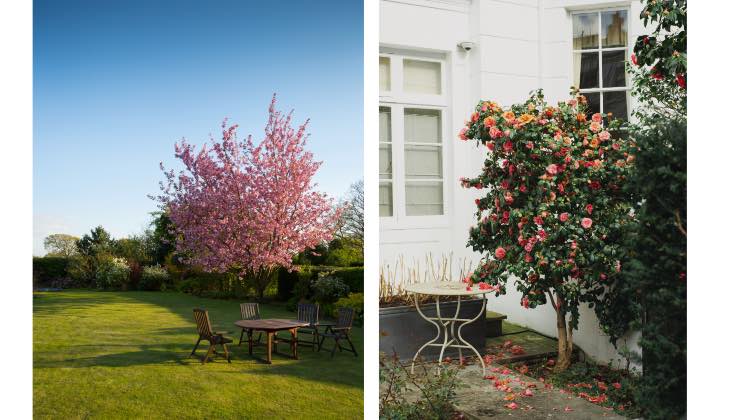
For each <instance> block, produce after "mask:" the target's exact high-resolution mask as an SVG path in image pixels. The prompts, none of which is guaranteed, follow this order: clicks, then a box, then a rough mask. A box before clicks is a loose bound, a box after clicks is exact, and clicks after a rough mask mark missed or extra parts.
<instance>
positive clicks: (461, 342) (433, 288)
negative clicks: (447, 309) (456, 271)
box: [406, 282, 493, 375]
mask: <svg viewBox="0 0 740 420" xmlns="http://www.w3.org/2000/svg"><path fill="white" fill-rule="evenodd" d="M465 286H466V285H465V283H453V282H440V283H421V284H415V285H412V286H409V287H407V288H406V290H407V291H409V292H411V293H413V294H414V304H415V305H416V310H417V311H418V312H419V315H421V317H422V318H424V319H425V320H427V321H429V322H430V323H432V325H434V326H435V327H436V328H437V336H436V337H434V338H433V339H431V340H429V341H428V342H426V343H425V344H424V345H423V346H421V347H420V348H419V350H418V351H417V352H416V354H415V355H414V358H413V359H412V360H411V373H412V374H413V373H414V364H415V362H416V358H417V357H419V354H420V353H421V352H422V351H423V350H424V349H425V348H426V347H441V349H440V351H439V360H438V362H437V373H439V367H440V366H441V365H442V357H443V355H444V352H445V350H446V349H447V348H448V347H456V348H457V351H458V354H459V356H460V358H461V359H462V349H470V350H473V352H474V353H475V355H476V356H478V360H480V364H481V367H482V368H483V375H485V374H486V364H485V362H484V361H483V358H482V357H481V355H480V353H478V350H476V349H475V347H473V346H472V345H471V344H470V343H468V342H467V341H465V339H464V338H463V337H462V335H461V330H462V327H464V326H466V325H468V324H470V323H472V322H473V321H475V320H477V319H478V318H480V316H481V315H482V314H483V312H485V310H486V303H487V302H488V300H487V299H485V294H486V293H491V292H492V291H493V290H491V289H483V290H481V289H478V287H476V286H472V288H471V290H466V288H465ZM419 295H431V296H434V298H435V302H436V307H437V316H436V317H431V318H430V317H428V316H426V315H424V312H422V310H421V308H420V307H419ZM474 295H483V298H484V299H483V305H482V306H481V309H480V312H479V313H478V315H476V316H475V317H474V318H472V319H467V318H458V315H459V314H460V301H461V299H462V297H463V296H474ZM441 296H457V308H456V309H455V315H453V316H452V317H451V318H446V317H443V316H442V312H441V311H440V309H439V298H440V297H441ZM458 322H459V323H461V324H460V325H458V326H457V331H455V323H458ZM448 328H449V334H448V332H447V331H448ZM442 331H444V338H443V340H442V342H439V343H437V342H436V341H437V340H438V339H439V338H440V336H441V335H442Z"/></svg>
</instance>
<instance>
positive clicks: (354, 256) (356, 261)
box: [326, 246, 364, 267]
mask: <svg viewBox="0 0 740 420" xmlns="http://www.w3.org/2000/svg"><path fill="white" fill-rule="evenodd" d="M363 262H364V256H363V250H362V248H360V247H350V246H347V247H343V248H338V249H331V250H329V253H328V255H327V256H326V264H327V265H333V266H335V267H357V266H362V264H363Z"/></svg>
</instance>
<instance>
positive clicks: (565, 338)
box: [555, 296, 573, 372]
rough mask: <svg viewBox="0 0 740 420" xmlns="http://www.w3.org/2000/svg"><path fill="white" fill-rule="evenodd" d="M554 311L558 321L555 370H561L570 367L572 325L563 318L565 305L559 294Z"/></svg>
mask: <svg viewBox="0 0 740 420" xmlns="http://www.w3.org/2000/svg"><path fill="white" fill-rule="evenodd" d="M556 313H557V321H558V360H557V362H556V363H555V372H562V371H564V370H567V369H568V368H569V367H570V359H571V356H572V355H573V327H572V326H571V325H570V323H569V322H567V321H566V319H565V315H566V313H565V305H564V302H563V299H562V298H561V297H560V296H558V306H557V309H556Z"/></svg>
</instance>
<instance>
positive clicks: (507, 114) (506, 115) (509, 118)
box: [503, 111, 516, 124]
mask: <svg viewBox="0 0 740 420" xmlns="http://www.w3.org/2000/svg"><path fill="white" fill-rule="evenodd" d="M503 117H504V119H505V120H506V122H507V123H510V124H511V123H512V122H513V121H514V120H515V119H516V115H514V113H513V112H511V111H506V112H504V115H503Z"/></svg>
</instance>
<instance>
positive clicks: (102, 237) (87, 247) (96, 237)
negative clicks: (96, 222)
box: [76, 226, 113, 256]
mask: <svg viewBox="0 0 740 420" xmlns="http://www.w3.org/2000/svg"><path fill="white" fill-rule="evenodd" d="M76 245H77V251H78V252H79V253H80V254H82V255H86V256H94V255H96V254H98V253H101V252H109V251H110V249H111V246H112V245H113V238H112V237H111V236H110V233H108V231H106V230H105V229H103V227H102V226H97V227H95V228H93V229H91V230H90V233H86V234H84V235H83V236H82V238H80V240H79V241H77V244H76Z"/></svg>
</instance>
